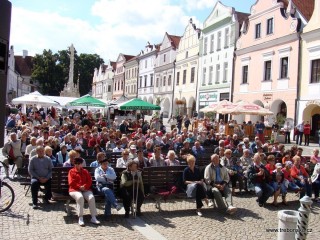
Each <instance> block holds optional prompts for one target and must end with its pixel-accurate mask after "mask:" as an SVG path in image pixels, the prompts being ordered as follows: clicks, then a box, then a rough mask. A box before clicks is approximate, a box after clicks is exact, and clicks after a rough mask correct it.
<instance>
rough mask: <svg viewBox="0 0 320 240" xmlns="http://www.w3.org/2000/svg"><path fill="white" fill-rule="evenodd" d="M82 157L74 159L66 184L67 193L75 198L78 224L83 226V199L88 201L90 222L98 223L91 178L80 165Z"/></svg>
mask: <svg viewBox="0 0 320 240" xmlns="http://www.w3.org/2000/svg"><path fill="white" fill-rule="evenodd" d="M82 164H83V159H82V158H75V159H74V168H72V169H71V170H70V171H69V174H68V184H69V195H70V196H71V197H72V198H73V199H74V200H76V203H77V212H78V216H79V225H80V226H84V221H83V205H84V199H86V200H87V201H88V204H89V209H90V214H91V222H92V223H93V224H96V225H98V224H100V222H99V221H98V220H97V218H96V216H97V209H96V202H95V198H94V195H93V193H92V191H91V185H92V178H91V175H90V173H89V172H88V170H87V169H84V168H83V167H82Z"/></svg>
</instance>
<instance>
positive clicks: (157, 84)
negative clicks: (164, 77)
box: [156, 78, 159, 87]
mask: <svg viewBox="0 0 320 240" xmlns="http://www.w3.org/2000/svg"><path fill="white" fill-rule="evenodd" d="M156 87H159V78H157V79H156Z"/></svg>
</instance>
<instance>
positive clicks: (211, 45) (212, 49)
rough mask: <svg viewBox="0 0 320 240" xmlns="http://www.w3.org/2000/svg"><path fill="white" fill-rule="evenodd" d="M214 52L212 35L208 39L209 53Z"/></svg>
mask: <svg viewBox="0 0 320 240" xmlns="http://www.w3.org/2000/svg"><path fill="white" fill-rule="evenodd" d="M213 51H214V35H213V34H212V35H211V37H210V53H212V52H213Z"/></svg>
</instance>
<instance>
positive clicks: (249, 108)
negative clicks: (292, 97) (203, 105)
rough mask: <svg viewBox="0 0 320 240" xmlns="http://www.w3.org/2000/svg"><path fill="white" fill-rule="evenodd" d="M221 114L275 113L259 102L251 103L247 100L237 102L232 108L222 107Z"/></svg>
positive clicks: (261, 114) (264, 114)
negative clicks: (258, 103)
mask: <svg viewBox="0 0 320 240" xmlns="http://www.w3.org/2000/svg"><path fill="white" fill-rule="evenodd" d="M219 113H221V114H231V115H240V114H247V115H260V116H266V115H273V112H271V111H269V110H268V109H266V108H263V107H261V106H259V105H257V104H254V103H249V102H246V101H241V102H239V103H236V104H235V105H234V106H232V107H230V108H225V109H221V111H220V112H219Z"/></svg>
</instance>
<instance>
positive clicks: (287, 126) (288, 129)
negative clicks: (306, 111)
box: [283, 122, 292, 144]
mask: <svg viewBox="0 0 320 240" xmlns="http://www.w3.org/2000/svg"><path fill="white" fill-rule="evenodd" d="M283 129H284V132H285V143H288V144H290V133H291V130H292V127H291V125H290V123H289V122H286V123H285V124H284V128H283Z"/></svg>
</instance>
